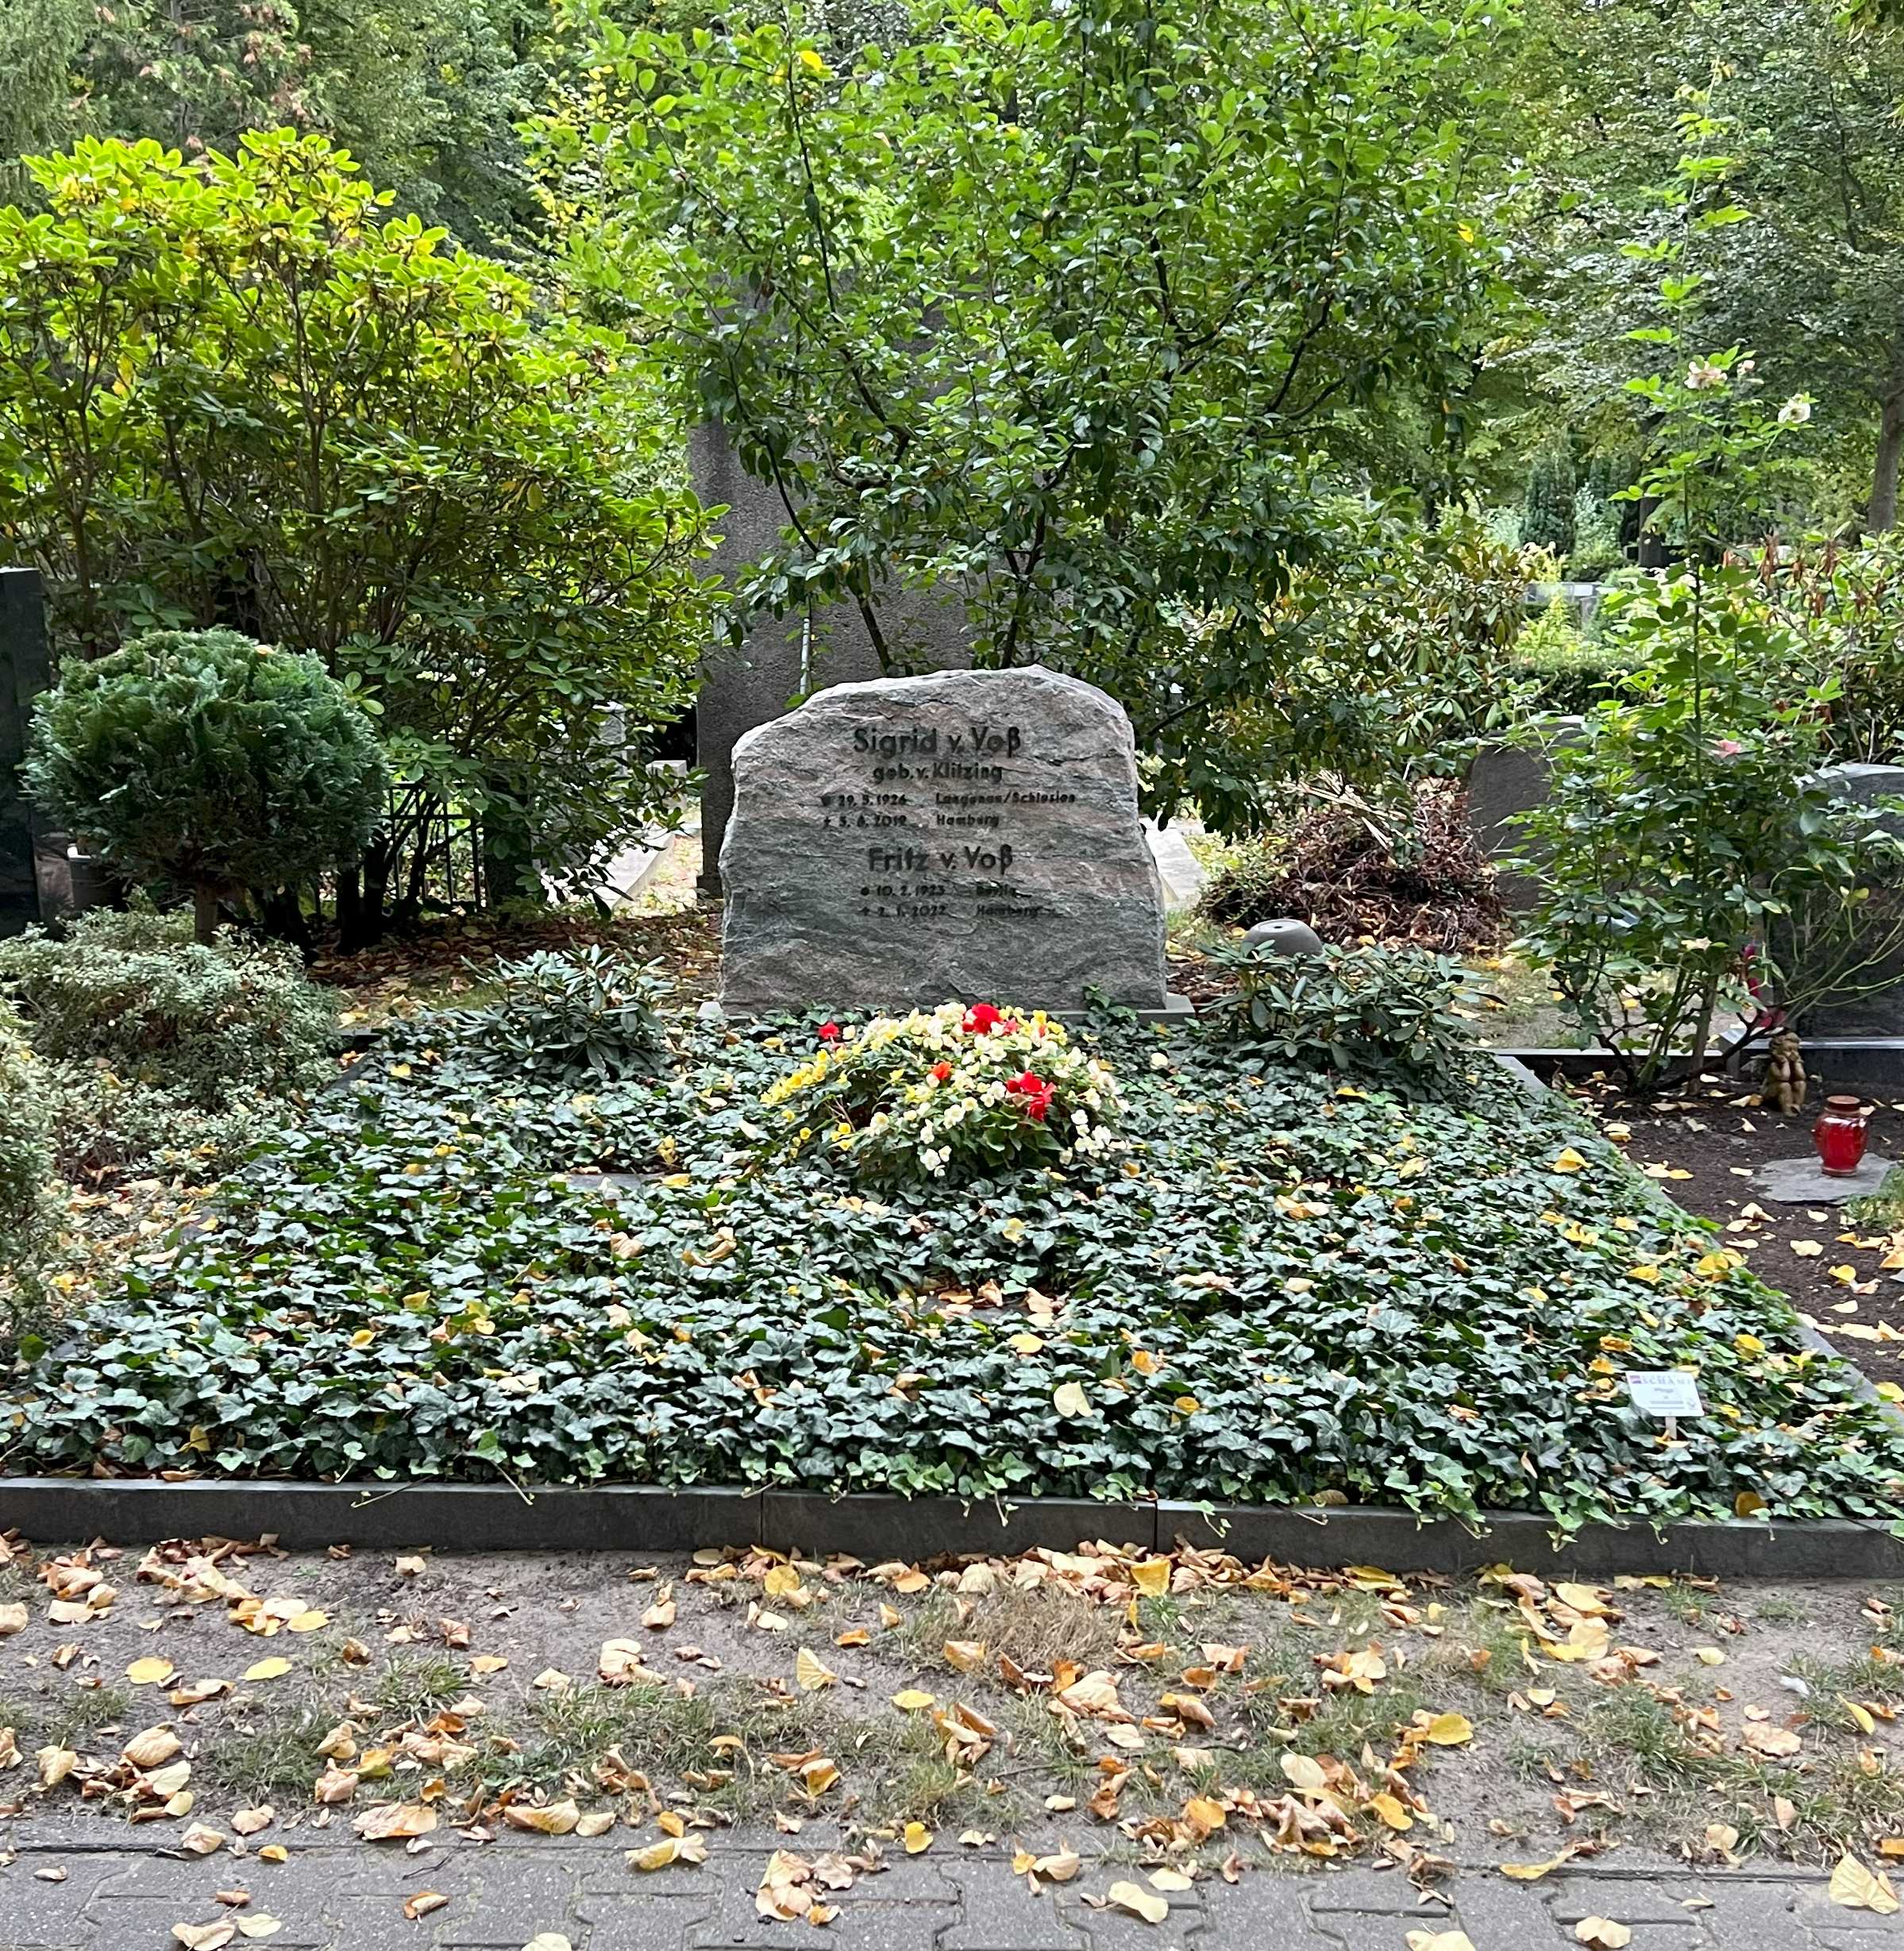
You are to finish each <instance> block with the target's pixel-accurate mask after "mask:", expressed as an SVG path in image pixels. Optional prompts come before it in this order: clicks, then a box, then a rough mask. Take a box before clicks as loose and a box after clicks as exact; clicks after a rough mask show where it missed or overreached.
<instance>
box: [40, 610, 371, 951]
mask: <svg viewBox="0 0 1904 1951" xmlns="http://www.w3.org/2000/svg"><path fill="white" fill-rule="evenodd" d="M22 776H23V777H24V778H25V781H26V785H27V788H28V789H29V791H30V792H33V794H34V796H36V797H37V799H39V800H40V803H41V804H43V805H44V807H45V808H47V810H48V812H50V813H52V815H53V816H54V818H55V819H57V820H59V821H60V823H62V824H63V825H64V826H66V827H69V828H70V829H71V831H73V832H75V833H76V834H79V835H83V837H84V838H86V839H87V840H89V841H91V842H92V843H94V845H96V846H98V849H99V850H100V851H101V852H102V854H104V855H105V856H106V858H107V859H108V860H110V861H111V862H114V864H115V865H116V866H118V867H119V868H120V869H121V870H122V871H124V872H125V873H126V874H128V875H129V876H130V877H132V878H133V879H135V880H138V881H160V882H164V883H165V884H167V885H170V886H174V887H178V888H181V889H190V890H191V893H192V896H193V899H194V903H195V926H196V932H197V935H198V939H199V940H200V941H201V942H207V943H208V942H210V939H212V935H213V931H214V929H215V928H216V927H217V925H218V903H219V900H220V899H221V898H222V897H226V896H231V895H233V894H234V893H238V892H240V891H252V890H256V891H259V892H261V893H263V892H269V891H271V890H273V889H279V888H282V887H284V886H287V885H291V884H293V883H295V882H297V881H303V880H306V879H308V878H309V877H312V876H314V875H315V874H318V873H322V872H324V871H325V870H326V869H330V868H333V867H337V866H342V865H345V864H346V863H348V862H350V861H351V860H353V858H355V857H356V855H357V852H358V850H360V848H361V847H362V846H363V845H364V842H365V841H367V840H368V839H369V838H370V836H371V835H372V832H373V831H375V829H376V826H377V823H378V822H379V820H380V819H381V817H382V815H383V799H384V792H385V789H386V785H387V774H386V773H385V771H384V767H383V755H382V753H381V752H380V750H379V747H378V745H377V741H376V737H375V735H373V734H372V731H371V729H370V722H369V720H368V719H367V718H366V717H365V716H364V713H363V711H362V710H361V708H360V707H359V706H358V705H357V704H356V703H355V701H354V700H353V699H352V698H351V696H350V695H349V692H346V691H345V688H343V686H342V685H341V684H338V683H337V681H336V679H335V678H333V677H331V676H330V674H329V673H327V672H326V670H325V669H324V667H323V665H322V664H320V663H319V662H318V660H317V659H316V658H315V657H305V656H301V655H299V654H297V653H295V652H292V651H287V650H273V649H272V647H271V646H268V645H266V644H261V643H255V642H252V639H251V638H249V637H243V636H240V635H239V634H238V633H237V631H235V630H154V631H152V632H151V633H149V634H148V635H146V636H144V637H141V638H136V639H135V640H134V641H133V642H131V643H129V644H128V645H126V646H125V648H124V649H123V650H115V651H114V652H113V653H112V654H110V656H107V657H98V658H96V659H94V661H91V662H85V661H79V660H69V661H67V663H66V664H64V665H63V666H62V667H61V669H60V681H59V682H58V683H57V684H56V685H55V686H54V687H53V688H52V690H51V691H49V692H47V693H46V695H45V696H44V698H43V699H41V700H40V704H39V708H38V709H37V711H36V713H35V715H34V719H33V730H32V733H31V735H30V738H29V746H28V753H27V760H26V764H25V767H24V768H23V769H22Z"/></svg>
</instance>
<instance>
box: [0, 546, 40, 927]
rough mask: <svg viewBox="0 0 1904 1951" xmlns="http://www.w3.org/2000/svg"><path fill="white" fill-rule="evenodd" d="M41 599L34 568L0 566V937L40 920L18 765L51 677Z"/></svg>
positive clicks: (29, 813) (29, 817) (29, 808)
mask: <svg viewBox="0 0 1904 1951" xmlns="http://www.w3.org/2000/svg"><path fill="white" fill-rule="evenodd" d="M50 661H51V660H50V657H49V655H48V650H47V642H46V601H45V596H44V591H43V590H42V588H41V586H40V573H39V572H38V570H37V569H0V935H17V934H18V933H19V932H20V931H21V929H22V928H25V927H27V926H28V925H29V923H33V922H36V921H37V920H39V919H40V894H39V886H38V880H37V874H36V872H35V868H34V862H33V843H34V838H35V835H34V826H35V822H34V816H33V803H32V801H31V800H29V799H28V798H27V797H26V795H25V792H23V791H22V790H21V786H20V782H19V775H18V770H17V769H18V766H19V764H20V762H21V759H22V758H24V757H25V753H26V728H27V724H28V723H29V719H31V718H32V715H33V700H34V699H36V698H37V696H39V695H40V692H42V691H44V689H45V688H46V687H47V685H48V684H49V683H50V682H51V681H52V671H51V669H50Z"/></svg>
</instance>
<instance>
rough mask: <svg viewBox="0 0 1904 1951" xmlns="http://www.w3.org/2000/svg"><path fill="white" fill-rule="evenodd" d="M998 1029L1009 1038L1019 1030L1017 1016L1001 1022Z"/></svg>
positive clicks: (1008, 1017) (1006, 1018) (1007, 1017)
mask: <svg viewBox="0 0 1904 1951" xmlns="http://www.w3.org/2000/svg"><path fill="white" fill-rule="evenodd" d="M998 1027H999V1028H1000V1030H1001V1031H1004V1034H1005V1035H1007V1036H1010V1035H1012V1033H1013V1032H1014V1031H1016V1029H1017V1028H1018V1019H1017V1017H1016V1016H1006V1017H1004V1019H1003V1020H1001V1021H1000V1024H999V1026H998Z"/></svg>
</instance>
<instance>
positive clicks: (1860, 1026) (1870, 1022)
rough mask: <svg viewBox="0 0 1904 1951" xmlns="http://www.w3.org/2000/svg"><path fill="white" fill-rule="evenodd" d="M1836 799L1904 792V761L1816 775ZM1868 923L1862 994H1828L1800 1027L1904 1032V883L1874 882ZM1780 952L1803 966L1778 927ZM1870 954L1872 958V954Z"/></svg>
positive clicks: (1892, 819) (1887, 819) (1809, 1031)
mask: <svg viewBox="0 0 1904 1951" xmlns="http://www.w3.org/2000/svg"><path fill="white" fill-rule="evenodd" d="M1811 783H1812V784H1813V785H1817V786H1822V787H1823V788H1825V791H1826V792H1829V794H1830V795H1831V796H1832V797H1833V799H1836V800H1849V801H1851V802H1852V804H1855V805H1859V806H1871V805H1874V804H1876V803H1877V802H1878V801H1879V800H1886V799H1894V798H1898V797H1904V766H1899V765H1828V766H1826V767H1825V768H1824V769H1822V770H1821V771H1820V772H1818V773H1815V774H1814V775H1813V778H1812V781H1811ZM1880 824H1881V825H1883V827H1885V829H1886V830H1887V831H1890V832H1892V833H1895V832H1896V831H1898V823H1897V818H1896V816H1895V815H1891V814H1885V815H1881V817H1880ZM1860 916H1861V917H1862V922H1863V925H1862V926H1861V927H1860V929H1859V931H1858V935H1859V943H1858V947H1857V948H1856V950H1855V952H1854V954H1853V957H1852V962H1851V965H1850V966H1852V967H1853V968H1855V970H1856V978H1855V980H1856V989H1857V990H1858V991H1859V992H1860V993H1856V994H1851V995H1845V994H1839V995H1836V996H1826V997H1823V998H1821V1000H1820V1001H1818V1002H1817V1004H1814V1005H1813V1007H1812V1008H1810V1009H1807V1010H1806V1012H1805V1015H1804V1017H1803V1020H1802V1022H1801V1024H1800V1025H1799V1028H1800V1030H1801V1031H1802V1034H1803V1035H1806V1036H1807V1037H1813V1036H1825V1037H1889V1036H1898V1035H1904V950H1901V949H1899V948H1898V947H1897V946H1896V939H1897V935H1898V927H1899V923H1900V921H1901V920H1904V888H1900V887H1898V885H1896V884H1895V883H1894V882H1893V883H1884V884H1880V885H1876V886H1874V887H1873V888H1872V889H1871V896H1870V899H1869V900H1867V902H1866V904H1864V908H1862V909H1860ZM1774 947H1775V952H1777V953H1778V954H1780V955H1781V956H1782V957H1789V958H1790V959H1791V961H1792V962H1793V963H1794V966H1802V964H1803V962H1804V959H1805V958H1804V955H1803V953H1802V950H1796V949H1794V945H1793V944H1792V943H1791V942H1790V939H1789V938H1788V937H1786V935H1783V933H1782V932H1781V931H1776V929H1775V939H1774ZM1867 958H1868V959H1867Z"/></svg>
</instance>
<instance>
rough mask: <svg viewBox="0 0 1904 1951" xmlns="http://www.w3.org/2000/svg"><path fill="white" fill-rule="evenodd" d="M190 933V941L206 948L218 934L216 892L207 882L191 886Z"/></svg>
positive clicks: (197, 882)
mask: <svg viewBox="0 0 1904 1951" xmlns="http://www.w3.org/2000/svg"><path fill="white" fill-rule="evenodd" d="M191 932H192V939H193V940H194V941H195V942H202V943H204V944H205V946H206V947H207V948H209V947H210V946H211V943H212V940H213V938H214V936H215V935H217V934H218V889H216V888H215V887H214V886H213V885H212V884H211V883H210V881H195V882H194V883H193V884H192V890H191Z"/></svg>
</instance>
